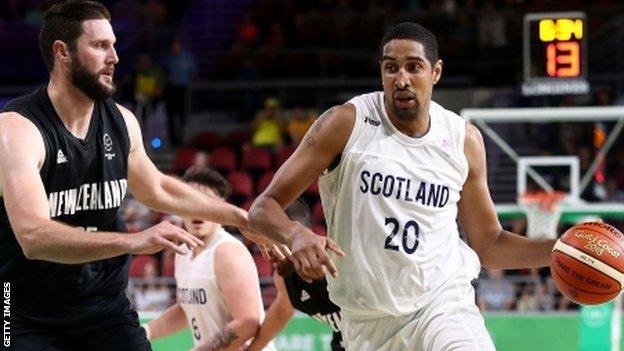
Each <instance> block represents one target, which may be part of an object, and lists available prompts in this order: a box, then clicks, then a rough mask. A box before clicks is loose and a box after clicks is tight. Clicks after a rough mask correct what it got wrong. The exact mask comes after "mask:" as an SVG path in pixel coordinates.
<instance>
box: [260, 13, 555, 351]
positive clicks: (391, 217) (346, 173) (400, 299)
mask: <svg viewBox="0 0 624 351" xmlns="http://www.w3.org/2000/svg"><path fill="white" fill-rule="evenodd" d="M379 59H380V61H379V62H380V73H381V80H382V86H383V91H380V92H374V93H369V94H364V95H360V96H357V97H355V98H353V99H351V100H349V101H348V102H347V103H346V104H344V105H341V106H337V107H334V108H332V109H330V110H329V111H327V112H325V113H324V114H323V115H322V116H321V117H319V119H318V120H317V121H316V122H315V124H314V125H313V126H312V128H311V129H310V130H309V131H308V133H307V134H306V137H305V138H304V140H303V141H302V143H301V144H300V146H299V147H298V149H297V150H296V151H295V153H294V154H293V156H291V158H290V159H289V160H288V161H287V162H286V163H284V165H282V167H281V168H280V170H278V171H277V173H276V177H275V178H274V179H273V181H272V182H271V184H270V185H269V187H268V188H267V189H266V190H265V192H264V193H263V194H261V195H260V196H259V198H258V199H257V200H256V201H255V203H254V204H253V205H252V208H251V210H250V214H249V216H250V217H249V220H250V225H251V228H252V229H258V230H260V231H261V232H263V233H265V234H266V235H269V236H270V237H271V238H272V239H274V240H276V241H279V242H282V243H284V244H287V245H288V246H289V247H290V249H291V251H292V256H291V260H292V261H293V263H294V266H295V269H296V270H297V272H298V273H299V274H300V275H301V276H302V277H303V278H304V279H306V280H308V281H312V280H313V279H319V278H322V277H323V276H324V275H325V269H328V270H329V272H330V273H331V275H332V276H333V278H332V277H329V278H328V279H327V280H328V288H329V296H330V298H331V300H332V301H333V302H334V303H336V304H337V305H338V306H339V307H340V308H341V311H342V324H341V330H342V334H343V338H344V341H345V344H346V348H347V350H358V351H360V350H381V351H389V350H493V349H494V345H493V343H492V340H491V338H490V336H489V335H488V332H487V330H486V328H485V324H484V321H483V317H482V316H481V315H480V313H479V309H478V308H477V306H476V305H475V297H474V290H473V288H472V286H471V284H470V282H471V280H473V279H475V278H476V277H477V275H478V273H479V271H480V263H481V264H483V266H485V267H487V268H501V269H506V268H523V267H541V266H546V265H548V264H549V262H550V259H549V255H550V251H551V249H552V247H553V245H554V242H555V241H554V240H530V239H527V238H526V237H523V236H520V235H517V234H514V233H510V232H507V231H505V230H503V229H502V227H501V225H500V223H499V221H498V218H497V215H496V211H495V209H494V205H493V202H492V199H491V197H490V193H489V189H488V185H487V171H486V163H485V160H486V158H485V147H484V144H483V139H482V137H481V134H480V132H479V130H478V129H477V128H476V127H475V126H473V125H471V124H468V123H466V122H465V121H463V120H462V119H461V118H460V117H459V116H457V115H456V114H455V113H453V112H451V111H448V110H446V109H444V108H443V107H442V106H440V105H439V104H437V103H435V102H433V101H431V95H432V91H433V86H434V85H435V84H436V83H437V82H438V81H439V79H440V76H441V74H442V61H441V60H440V59H438V50H437V41H436V38H435V36H434V35H433V34H432V33H431V32H430V31H429V30H427V29H425V28H423V27H422V26H420V25H418V24H415V23H401V24H398V25H396V26H394V27H392V28H391V29H389V30H388V32H386V34H385V35H384V37H383V39H382V41H381V45H380V55H379ZM318 175H320V177H319V180H318V183H319V191H320V194H321V199H322V202H323V210H324V213H325V219H326V221H327V226H328V233H329V236H330V238H331V239H329V238H325V237H321V236H318V235H315V234H314V233H313V232H311V231H310V230H309V229H308V228H306V227H305V226H303V225H301V224H300V223H297V222H294V221H291V220H289V219H288V217H287V216H286V214H285V213H284V211H283V210H282V209H283V208H285V207H287V206H288V205H289V204H290V203H291V202H292V201H294V199H296V198H297V197H298V196H299V195H300V194H301V193H302V192H303V191H304V190H305V189H307V188H308V186H309V185H310V184H311V183H312V182H313V181H314V179H315V178H316V177H317V176H318ZM457 219H458V220H459V223H460V224H461V226H462V229H463V231H464V233H465V235H466V238H467V244H466V243H464V242H463V241H462V240H461V239H460V237H459V233H458V228H457V225H456V220H457ZM332 239H333V240H335V242H334V241H333V240H332ZM341 248H346V249H348V253H347V255H346V256H344V257H341V256H342V255H343V252H342V250H341ZM326 250H328V251H329V252H328V251H326ZM330 255H331V257H330ZM334 262H335V264H334ZM338 272H340V276H338Z"/></svg>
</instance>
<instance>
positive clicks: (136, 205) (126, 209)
mask: <svg viewBox="0 0 624 351" xmlns="http://www.w3.org/2000/svg"><path fill="white" fill-rule="evenodd" d="M121 213H122V214H123V218H124V220H125V221H126V226H127V227H128V232H130V233H136V232H140V231H142V230H144V229H147V228H149V227H151V226H152V225H153V224H154V223H151V222H150V220H149V219H150V217H149V216H150V209H149V208H148V207H147V206H145V205H143V204H142V203H140V202H138V201H137V200H135V199H134V198H129V199H127V200H125V201H124V204H123V206H122V209H121Z"/></svg>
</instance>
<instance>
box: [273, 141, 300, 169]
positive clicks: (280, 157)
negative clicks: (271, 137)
mask: <svg viewBox="0 0 624 351" xmlns="http://www.w3.org/2000/svg"><path fill="white" fill-rule="evenodd" d="M296 149H297V146H296V145H285V146H282V147H280V148H279V149H278V150H277V151H276V152H275V167H279V166H281V165H282V164H283V163H284V162H286V160H288V158H289V157H290V155H292V154H293V153H294V152H295V150H296Z"/></svg>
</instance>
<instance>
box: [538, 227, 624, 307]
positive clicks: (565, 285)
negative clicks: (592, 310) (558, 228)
mask: <svg viewBox="0 0 624 351" xmlns="http://www.w3.org/2000/svg"><path fill="white" fill-rule="evenodd" d="M623 251H624V235H622V233H621V232H620V231H619V230H617V229H616V228H614V227H612V226H611V225H609V224H606V223H603V222H585V223H581V224H577V225H575V226H574V227H572V228H570V229H568V230H567V231H566V232H565V233H563V235H562V236H561V237H560V238H559V240H557V242H556V243H555V246H554V247H553V250H552V252H551V254H550V268H551V272H552V277H553V280H554V282H555V285H556V286H557V289H559V291H560V292H561V293H562V294H563V295H564V296H565V297H567V298H568V299H570V300H572V301H574V302H576V303H578V304H582V305H598V304H602V303H605V302H608V301H611V300H612V299H614V298H615V297H616V296H617V295H618V294H619V293H620V290H621V289H622V286H623V285H624V273H623V272H624V256H623V255H622V253H623Z"/></svg>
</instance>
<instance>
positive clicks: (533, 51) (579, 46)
mask: <svg viewBox="0 0 624 351" xmlns="http://www.w3.org/2000/svg"><path fill="white" fill-rule="evenodd" d="M586 29H587V23H586V19H585V14H584V13H583V12H557V13H531V14H527V15H525V16H524V83H523V84H522V92H523V94H524V95H562V94H585V93H587V92H589V83H588V82H587V49H586V38H587V33H586Z"/></svg>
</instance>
